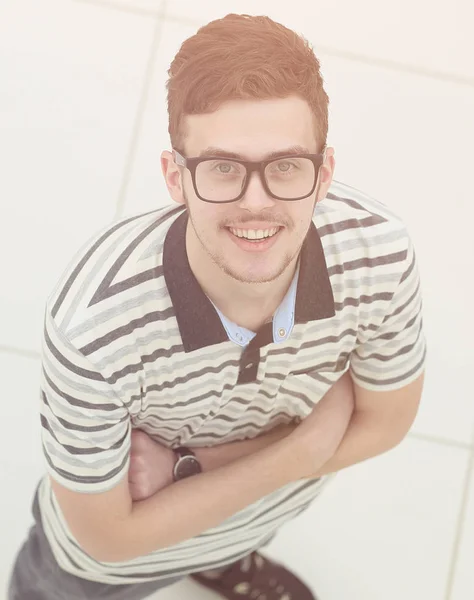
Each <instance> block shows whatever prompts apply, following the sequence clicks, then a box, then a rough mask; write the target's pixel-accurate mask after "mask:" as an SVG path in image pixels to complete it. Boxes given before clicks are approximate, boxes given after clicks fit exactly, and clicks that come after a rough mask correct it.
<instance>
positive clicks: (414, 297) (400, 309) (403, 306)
mask: <svg viewBox="0 0 474 600" xmlns="http://www.w3.org/2000/svg"><path fill="white" fill-rule="evenodd" d="M419 291H420V282H418V284H417V286H416V290H415V291H414V292H413V294H412V295H411V296H410V297H409V298H408V300H406V301H405V302H404V303H403V304H401V305H400V306H397V308H396V309H395V310H394V311H393V312H391V313H390V314H388V315H386V316H385V317H384V320H383V321H382V323H385V322H386V321H389V320H390V319H392V318H393V317H396V316H397V315H399V314H400V313H401V312H403V311H404V310H405V309H406V308H407V306H410V304H411V303H412V302H413V300H417V299H418V298H421V296H420V295H419Z"/></svg>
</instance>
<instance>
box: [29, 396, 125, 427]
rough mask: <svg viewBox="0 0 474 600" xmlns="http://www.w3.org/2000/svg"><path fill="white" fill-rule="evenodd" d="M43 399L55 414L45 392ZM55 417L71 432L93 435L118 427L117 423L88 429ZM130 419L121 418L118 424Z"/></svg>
mask: <svg viewBox="0 0 474 600" xmlns="http://www.w3.org/2000/svg"><path fill="white" fill-rule="evenodd" d="M41 398H42V401H43V404H44V405H45V406H47V407H48V408H49V410H50V411H51V412H53V413H54V411H53V409H52V408H51V406H50V404H49V401H48V397H47V395H46V394H45V392H44V391H43V390H41ZM55 417H56V419H57V420H58V421H59V423H61V425H62V426H63V427H64V429H68V430H69V431H82V432H87V433H92V432H96V431H107V429H112V428H113V427H115V425H116V423H104V424H103V425H91V426H87V427H86V426H85V425H78V424H77V423H72V422H71V421H67V420H66V419H63V418H62V417H59V416H58V415H55ZM128 419H130V415H128V414H125V415H124V416H123V417H121V418H120V419H119V421H118V422H119V423H120V422H122V421H126V420H128Z"/></svg>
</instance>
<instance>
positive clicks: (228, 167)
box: [213, 162, 235, 175]
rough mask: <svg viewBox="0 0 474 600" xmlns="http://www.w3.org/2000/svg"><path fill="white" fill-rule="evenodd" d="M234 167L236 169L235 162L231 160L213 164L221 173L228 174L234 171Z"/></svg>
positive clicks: (214, 168)
mask: <svg viewBox="0 0 474 600" xmlns="http://www.w3.org/2000/svg"><path fill="white" fill-rule="evenodd" d="M233 169H235V165H234V163H230V162H220V163H216V164H215V165H214V166H213V170H215V171H217V172H218V173H220V174H221V175H228V174H229V173H232V170H233Z"/></svg>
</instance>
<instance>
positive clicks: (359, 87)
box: [0, 0, 474, 600]
mask: <svg viewBox="0 0 474 600" xmlns="http://www.w3.org/2000/svg"><path fill="white" fill-rule="evenodd" d="M162 1H163V2H164V1H165V0H102V1H97V2H94V1H90V0H87V1H86V0H82V1H81V2H74V1H69V2H68V1H66V2H64V1H63V0H44V1H43V2H41V3H38V2H36V0H15V1H14V0H4V1H3V3H0V72H1V73H2V79H1V81H2V83H1V84H0V85H1V88H2V92H1V94H0V133H1V136H0V160H1V165H2V171H1V172H2V176H1V177H0V198H1V206H2V215H3V219H2V230H1V233H2V235H1V237H0V257H1V258H0V261H1V262H0V265H1V272H2V281H3V285H2V293H1V294H0V331H1V337H0V356H1V359H2V360H1V362H0V376H1V377H2V382H3V397H4V406H5V407H6V408H5V409H4V411H3V422H4V424H5V425H6V426H4V427H3V428H2V436H0V466H1V471H0V489H1V490H2V505H1V506H2V511H1V513H0V530H1V531H2V533H3V539H7V540H8V543H7V544H2V545H1V547H2V550H1V554H0V590H2V589H3V588H4V585H5V583H6V578H7V575H8V572H9V568H10V565H11V561H12V560H13V558H14V555H15V553H16V551H17V549H18V547H19V545H20V543H21V541H22V539H23V537H24V535H25V534H26V531H27V528H28V526H29V524H30V520H31V517H30V512H29V506H30V502H31V494H32V492H33V489H34V486H35V484H36V481H37V479H38V478H39V477H40V475H41V473H42V472H43V463H42V455H41V448H40V442H39V422H38V417H37V396H38V386H39V366H40V365H39V355H38V351H39V347H40V339H41V331H42V324H43V323H42V318H43V309H44V301H45V298H46V296H47V295H48V294H49V293H50V291H51V289H52V286H53V285H54V284H55V282H56V280H57V279H58V277H59V275H60V274H61V272H62V270H63V269H64V267H65V266H66V265H67V264H68V262H69V260H70V259H71V257H72V255H73V254H74V253H75V252H76V250H78V249H79V248H80V247H81V246H82V244H83V243H84V242H85V241H86V240H87V238H88V237H89V235H91V234H92V233H93V232H94V231H96V230H98V229H99V228H101V227H102V226H105V225H106V224H107V223H108V222H110V221H111V220H112V219H113V218H115V217H117V216H122V215H125V214H132V213H136V212H140V211H145V210H150V209H152V208H153V207H154V206H159V205H161V204H164V203H167V202H168V201H169V198H168V194H167V191H166V187H165V185H164V182H163V178H162V175H161V167H160V163H159V156H160V152H161V150H162V149H164V148H169V139H168V134H167V121H166V105H165V88H164V83H165V80H166V69H167V68H168V66H169V62H170V61H171V59H172V57H173V55H174V54H175V52H176V51H177V49H178V48H179V45H180V43H181V42H182V41H183V40H184V39H185V38H186V37H188V36H189V35H192V34H193V33H194V32H195V31H196V29H197V27H198V25H199V24H202V23H204V22H206V21H208V20H211V19H213V18H218V17H221V16H223V15H225V14H226V13H227V12H249V13H250V14H262V13H266V14H269V15H270V16H272V17H274V18H276V19H277V20H280V21H281V22H282V23H284V24H285V25H287V26H289V27H293V28H294V29H296V30H297V31H299V32H301V33H303V34H304V35H305V36H306V37H307V38H308V39H309V40H310V41H311V42H312V44H313V45H314V48H315V51H316V53H317V55H318V57H319V58H320V60H321V64H322V70H323V75H324V78H325V81H326V89H327V91H328V94H329V96H330V99H331V104H330V110H331V113H330V131H329V143H330V145H332V146H334V147H335V149H336V160H337V168H336V179H338V180H341V181H344V182H345V183H348V184H349V185H353V186H354V187H357V188H360V189H362V190H364V191H365V192H367V193H369V194H370V195H372V196H374V197H376V198H378V199H380V200H381V201H382V202H384V203H386V204H388V205H390V206H391V207H393V208H394V209H395V210H397V211H398V213H399V214H400V216H401V217H402V218H403V219H404V220H405V222H406V223H407V225H408V227H409V229H410V231H411V233H412V237H413V239H414V241H415V246H416V249H417V254H418V257H419V261H420V268H421V275H422V286H423V296H424V321H425V327H426V333H427V337H428V342H429V362H428V367H427V376H426V384H425V390H424V395H423V401H422V406H421V409H420V412H419V414H418V417H417V419H416V422H415V424H414V426H413V429H412V432H411V433H410V434H409V436H408V437H407V438H406V439H405V441H404V442H403V443H402V444H401V445H400V446H398V447H397V448H396V449H395V450H392V451H391V452H389V453H386V454H384V455H381V456H379V457H376V458H374V459H372V460H370V461H366V462H365V463H362V464H360V465H356V466H354V467H352V468H350V469H346V470H344V471H343V472H341V473H340V474H339V475H338V477H337V478H336V479H335V481H334V483H333V485H332V486H330V487H329V488H328V489H327V491H326V492H325V493H324V494H323V495H322V496H321V498H320V499H319V500H318V502H317V503H315V504H314V505H313V506H312V507H311V508H310V509H309V510H308V511H306V512H305V513H303V514H302V515H301V516H300V517H298V519H296V520H295V521H293V522H292V523H290V524H288V525H287V526H286V527H285V528H284V529H283V530H282V531H281V533H280V534H279V535H278V537H277V538H276V540H275V541H274V542H273V543H272V545H271V546H269V548H268V550H267V552H268V554H270V555H271V556H273V557H275V558H276V559H277V560H280V561H282V562H284V563H285V564H287V565H288V566H289V567H291V568H292V569H293V570H294V571H295V572H297V573H298V574H300V575H301V576H302V577H303V578H305V579H306V580H307V581H308V582H309V583H310V584H311V585H312V586H313V587H314V589H315V590H316V591H317V592H318V593H319V595H320V596H321V599H322V600H346V599H347V598H351V599H352V598H353V599H354V600H392V599H393V600H395V599H396V598H397V599H398V598H404V600H425V599H428V598H429V599H430V600H472V598H473V597H474V570H473V569H472V556H473V554H474V492H473V483H472V481H473V476H474V460H473V444H474V394H473V391H472V384H471V381H470V378H469V373H470V368H469V367H470V366H471V363H472V359H473V358H474V356H473V351H472V348H471V345H470V338H471V337H472V333H471V336H468V335H466V333H468V332H469V328H470V331H471V332H472V330H473V319H472V316H471V313H470V312H469V310H468V308H469V307H468V303H469V301H470V299H471V297H472V291H473V289H472V288H473V286H472V284H471V277H470V275H469V272H470V271H472V263H473V257H474V236H473V235H472V233H471V229H472V220H473V217H474V209H473V200H472V197H471V196H472V194H471V191H470V188H469V187H468V185H467V184H468V177H469V175H470V174H471V172H472V166H471V164H472V157H473V152H472V139H474V117H473V107H474V68H473V63H472V59H471V57H472V55H473V53H474V42H473V41H472V36H471V35H470V32H471V24H472V22H473V8H472V4H471V2H469V0H458V1H457V2H453V3H451V4H450V5H449V7H448V5H447V4H446V3H441V2H433V1H431V2H428V0H418V1H413V2H408V0H403V1H402V2H401V3H398V4H392V5H387V4H386V3H385V4H383V6H382V4H380V3H376V2H375V1H374V0H363V1H362V2H358V3H353V2H350V1H349V0H343V1H341V2H338V3H322V2H321V3H306V2H302V1H299V0H298V1H295V2H293V3H292V9H293V10H292V11H291V13H290V11H289V10H288V8H286V7H287V3H275V2H271V3H270V2H269V1H268V0H263V1H259V2H251V3H250V2H248V1H247V0H245V1H243V0H242V1H239V2H238V3H236V2H232V1H231V0H220V1H219V2H214V1H212V2H206V3H205V4H203V3H197V2H194V1H190V0H173V1H172V2H171V1H168V2H167V3H166V4H162ZM295 7H296V8H298V10H294V8H295ZM163 8H166V10H167V17H165V18H164V20H162V21H158V20H157V19H159V18H160V17H159V14H160V11H161V10H162V9H163ZM180 19H182V20H180ZM318 49H319V50H318ZM423 72H424V74H423ZM191 595H192V596H193V597H194V598H202V599H204V598H211V597H215V596H213V595H212V594H210V593H208V592H206V591H205V590H203V589H202V588H200V587H199V586H197V585H196V584H194V583H192V582H190V581H184V582H182V583H180V584H177V585H176V586H173V587H171V588H168V589H166V590H164V591H162V592H160V593H159V594H157V598H160V599H161V600H177V599H181V598H185V597H189V596H191ZM0 597H2V591H0Z"/></svg>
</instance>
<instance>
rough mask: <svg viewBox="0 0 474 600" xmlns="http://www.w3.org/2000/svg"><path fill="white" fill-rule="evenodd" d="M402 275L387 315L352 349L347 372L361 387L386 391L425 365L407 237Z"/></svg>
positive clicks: (406, 381) (419, 306)
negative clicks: (349, 372)
mask: <svg viewBox="0 0 474 600" xmlns="http://www.w3.org/2000/svg"><path fill="white" fill-rule="evenodd" d="M402 264H403V267H402V274H401V276H400V280H399V282H398V285H397V287H396V289H395V291H394V293H393V296H392V298H391V300H390V303H389V309H388V312H387V314H386V315H385V316H384V317H383V320H382V322H381V323H380V325H379V326H378V327H377V329H376V330H375V331H374V332H373V333H372V335H371V336H370V337H369V338H368V339H367V340H365V341H364V342H362V343H360V344H358V345H357V346H356V347H355V348H354V350H353V351H352V354H351V358H350V371H351V376H352V378H353V379H354V381H355V382H356V383H357V384H358V385H359V386H360V387H362V388H365V389H368V390H373V391H390V390H396V389H398V388H401V387H404V386H405V385H408V384H409V383H411V382H412V381H414V380H415V379H416V378H417V377H418V376H419V375H421V373H422V372H423V369H424V367H425V361H426V339H425V336H424V331H423V317H422V307H423V303H422V296H421V282H420V274H419V270H418V265H417V260H416V255H415V251H414V248H413V244H412V242H411V240H410V238H409V237H408V249H407V253H406V258H405V260H404V262H403V263H402Z"/></svg>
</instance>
